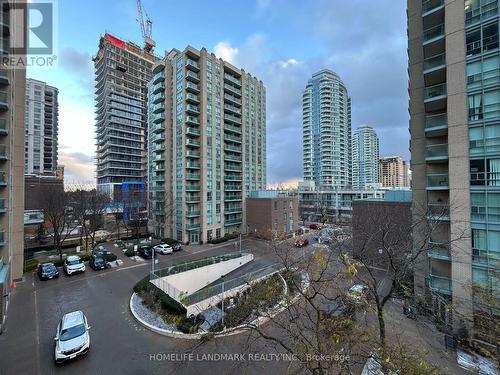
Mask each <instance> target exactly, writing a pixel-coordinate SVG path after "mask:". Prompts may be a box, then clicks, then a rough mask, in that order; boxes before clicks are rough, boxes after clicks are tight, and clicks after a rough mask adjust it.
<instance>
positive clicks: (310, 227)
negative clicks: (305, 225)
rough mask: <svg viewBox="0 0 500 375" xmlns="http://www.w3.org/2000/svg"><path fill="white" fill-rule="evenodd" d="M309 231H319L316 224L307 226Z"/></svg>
mask: <svg viewBox="0 0 500 375" xmlns="http://www.w3.org/2000/svg"><path fill="white" fill-rule="evenodd" d="M309 229H313V230H317V229H319V226H318V224H309Z"/></svg>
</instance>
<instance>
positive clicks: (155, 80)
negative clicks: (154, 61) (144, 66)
mask: <svg viewBox="0 0 500 375" xmlns="http://www.w3.org/2000/svg"><path fill="white" fill-rule="evenodd" d="M164 79H165V71H164V70H162V71H160V72H158V73H156V74H155V75H154V76H153V84H155V83H158V82H159V81H162V80H164Z"/></svg>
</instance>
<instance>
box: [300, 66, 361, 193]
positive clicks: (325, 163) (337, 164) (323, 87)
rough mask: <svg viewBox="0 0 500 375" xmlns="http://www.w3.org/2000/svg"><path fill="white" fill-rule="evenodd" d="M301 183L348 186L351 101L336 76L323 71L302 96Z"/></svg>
mask: <svg viewBox="0 0 500 375" xmlns="http://www.w3.org/2000/svg"><path fill="white" fill-rule="evenodd" d="M302 111H303V128H304V140H303V142H304V143H303V152H304V180H306V181H314V182H315V183H316V186H330V187H336V188H343V187H347V186H350V185H351V183H352V174H351V98H350V97H349V95H348V93H347V89H346V87H345V85H344V83H343V82H342V80H341V79H340V77H339V76H338V75H337V74H336V73H334V72H332V71H331V70H328V69H324V70H321V71H319V72H317V73H315V74H313V76H312V78H311V79H310V80H309V81H308V83H307V86H306V88H305V90H304V93H303V95H302Z"/></svg>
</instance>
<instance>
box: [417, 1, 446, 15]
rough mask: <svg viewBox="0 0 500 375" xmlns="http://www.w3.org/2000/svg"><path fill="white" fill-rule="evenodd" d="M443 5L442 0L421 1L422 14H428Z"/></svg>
mask: <svg viewBox="0 0 500 375" xmlns="http://www.w3.org/2000/svg"><path fill="white" fill-rule="evenodd" d="M443 4H444V0H422V13H427V12H430V11H431V10H433V9H436V8H439V7H440V6H442V5H443Z"/></svg>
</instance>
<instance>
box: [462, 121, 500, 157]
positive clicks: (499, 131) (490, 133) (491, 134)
mask: <svg viewBox="0 0 500 375" xmlns="http://www.w3.org/2000/svg"><path fill="white" fill-rule="evenodd" d="M469 142H470V154H471V155H481V154H485V153H486V154H489V153H497V152H500V125H489V126H486V127H485V128H483V127H474V128H470V129H469Z"/></svg>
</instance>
